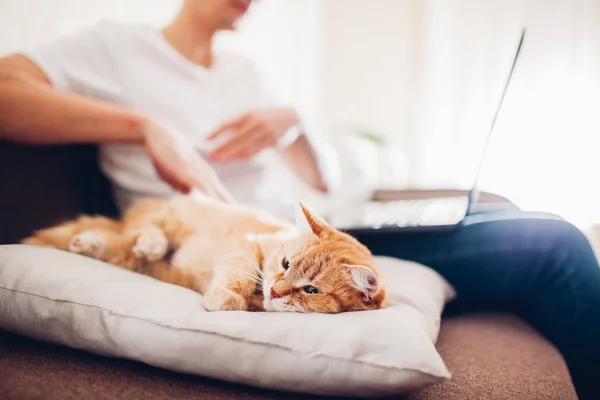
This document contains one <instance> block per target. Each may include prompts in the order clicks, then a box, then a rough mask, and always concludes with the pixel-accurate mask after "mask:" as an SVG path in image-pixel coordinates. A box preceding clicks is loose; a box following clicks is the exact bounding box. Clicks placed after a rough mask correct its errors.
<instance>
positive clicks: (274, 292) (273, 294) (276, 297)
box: [271, 287, 281, 299]
mask: <svg viewBox="0 0 600 400" xmlns="http://www.w3.org/2000/svg"><path fill="white" fill-rule="evenodd" d="M280 297H281V296H280V295H279V293H277V292H276V291H275V289H274V288H273V287H271V298H272V299H278V298H280Z"/></svg>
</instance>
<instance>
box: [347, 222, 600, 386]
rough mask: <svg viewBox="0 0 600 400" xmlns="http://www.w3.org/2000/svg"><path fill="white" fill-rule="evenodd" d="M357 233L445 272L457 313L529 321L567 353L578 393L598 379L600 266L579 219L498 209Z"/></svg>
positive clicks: (387, 251)
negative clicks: (411, 229)
mask: <svg viewBox="0 0 600 400" xmlns="http://www.w3.org/2000/svg"><path fill="white" fill-rule="evenodd" d="M356 236H357V238H358V239H359V240H360V241H361V242H362V243H364V244H365V245H366V246H367V247H369V248H370V249H371V251H372V252H373V253H374V254H376V255H386V256H392V257H397V258H402V259H407V260H412V261H416V262H419V263H422V264H424V265H426V266H429V267H431V268H433V269H435V270H436V271H438V272H439V273H440V274H441V275H443V276H444V277H445V278H446V279H447V280H448V281H449V282H450V283H451V284H452V285H453V286H454V288H455V289H456V292H457V298H456V300H454V301H453V302H452V303H450V304H449V305H448V307H447V312H449V313H456V312H466V311H476V310H496V311H510V312H514V313H516V314H518V315H520V316H521V317H523V318H525V319H526V320H527V321H528V322H529V323H531V324H532V325H533V326H534V327H535V328H537V329H538V330H539V331H540V332H541V333H542V334H543V335H545V336H546V337H547V338H548V339H549V340H551V341H552V342H553V343H554V344H555V345H556V346H557V347H558V349H559V350H560V351H561V352H562V353H563V355H564V356H565V359H566V360H567V363H568V364H569V368H570V369H571V373H572V374H573V377H574V381H575V384H576V386H577V390H578V392H581V391H582V390H584V389H585V390H586V391H587V390H588V387H589V385H592V384H593V383H592V381H591V378H588V377H589V376H590V375H589V374H590V371H589V368H595V369H596V371H599V370H600V367H598V365H600V345H599V344H598V343H599V341H598V340H597V338H600V267H599V266H598V261H597V260H596V257H595V255H594V252H593V250H592V248H591V246H590V244H589V242H588V240H587V239H586V238H585V236H584V235H583V234H582V233H581V232H580V231H579V230H578V229H577V228H575V227H574V226H572V225H571V224H569V223H567V222H565V221H563V220H562V219H560V218H557V217H555V216H551V215H548V214H542V213H525V212H497V213H485V214H477V215H472V216H469V217H467V218H466V219H465V221H464V223H463V224H461V226H459V227H458V228H457V229H454V230H447V231H436V232H420V233H417V232H415V233H402V234H398V233H396V234H385V233H383V234H382V233H378V234H373V235H369V234H367V235H356ZM593 385H595V384H593ZM580 396H581V398H585V397H584V395H583V394H582V393H580Z"/></svg>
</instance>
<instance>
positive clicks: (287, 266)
mask: <svg viewBox="0 0 600 400" xmlns="http://www.w3.org/2000/svg"><path fill="white" fill-rule="evenodd" d="M281 266H282V267H283V269H285V270H288V269H290V261H289V260H288V259H287V258H285V257H283V260H281Z"/></svg>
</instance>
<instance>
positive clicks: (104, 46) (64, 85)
mask: <svg viewBox="0 0 600 400" xmlns="http://www.w3.org/2000/svg"><path fill="white" fill-rule="evenodd" d="M107 29H109V26H107V25H105V24H97V25H95V26H93V27H90V28H86V29H84V30H81V31H79V32H77V33H74V34H70V35H66V36H63V37H60V38H58V39H56V40H54V41H52V42H49V43H47V44H43V45H40V46H37V47H34V48H31V49H28V50H25V51H22V52H20V53H21V54H22V55H23V56H25V57H27V58H28V59H30V60H31V61H33V62H34V63H35V64H36V65H37V66H38V67H39V68H40V69H41V70H42V71H43V72H44V73H45V74H46V76H48V79H49V80H50V82H51V83H52V85H53V86H54V87H55V88H57V89H60V90H65V91H69V92H74V93H79V94H82V95H87V96H91V97H99V98H102V97H104V96H103V95H102V93H106V92H107V91H108V92H112V91H113V90H114V86H115V83H116V82H115V80H117V78H118V76H117V74H116V73H115V68H114V64H113V59H112V55H111V52H110V49H109V43H108V40H107V32H106V30H107Z"/></svg>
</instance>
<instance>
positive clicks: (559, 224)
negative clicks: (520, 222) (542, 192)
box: [538, 219, 590, 250]
mask: <svg viewBox="0 0 600 400" xmlns="http://www.w3.org/2000/svg"><path fill="white" fill-rule="evenodd" d="M538 232H539V235H540V237H543V238H545V239H546V240H548V241H550V242H552V244H553V245H555V246H556V247H559V248H563V249H573V250H581V249H585V250H589V249H590V243H589V240H588V238H587V237H586V236H585V234H584V233H583V232H582V231H581V230H580V229H579V228H577V227H576V226H575V225H573V224H572V223H570V222H567V221H565V220H562V219H547V220H542V221H541V222H540V223H539V227H538Z"/></svg>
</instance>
